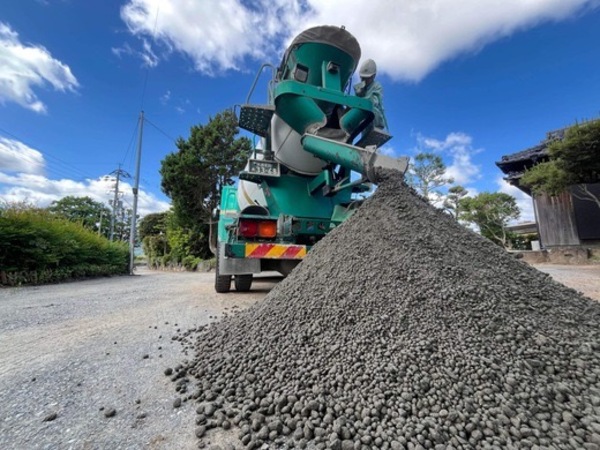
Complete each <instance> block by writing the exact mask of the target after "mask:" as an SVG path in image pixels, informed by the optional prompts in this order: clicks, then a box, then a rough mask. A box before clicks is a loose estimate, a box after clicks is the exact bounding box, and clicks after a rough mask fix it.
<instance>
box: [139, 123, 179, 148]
mask: <svg viewBox="0 0 600 450" xmlns="http://www.w3.org/2000/svg"><path fill="white" fill-rule="evenodd" d="M144 121H145V122H146V123H147V124H149V125H152V126H153V127H154V128H155V129H156V130H157V131H158V132H159V133H162V134H163V135H164V136H165V137H167V138H168V139H170V140H171V141H173V142H174V143H175V144H177V139H175V138H174V137H172V136H169V134H167V132H165V131H163V130H161V129H160V128H159V127H158V126H157V125H155V124H154V123H152V122H150V120H148V119H147V118H144Z"/></svg>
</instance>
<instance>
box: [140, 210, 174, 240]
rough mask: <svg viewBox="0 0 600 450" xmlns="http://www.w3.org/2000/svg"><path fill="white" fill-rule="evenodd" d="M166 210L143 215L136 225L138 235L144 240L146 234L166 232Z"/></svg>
mask: <svg viewBox="0 0 600 450" xmlns="http://www.w3.org/2000/svg"><path fill="white" fill-rule="evenodd" d="M168 215H169V212H168V211H163V212H159V213H151V214H148V215H146V216H144V217H143V218H142V219H141V220H140V222H139V226H138V236H139V238H140V240H144V238H145V237H146V236H157V235H160V234H161V233H163V234H166V232H167V220H168Z"/></svg>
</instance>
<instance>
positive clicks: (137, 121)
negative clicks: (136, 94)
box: [121, 120, 139, 164]
mask: <svg viewBox="0 0 600 450" xmlns="http://www.w3.org/2000/svg"><path fill="white" fill-rule="evenodd" d="M138 126H139V120H136V121H135V126H134V127H133V132H132V133H131V138H130V139H129V145H127V150H126V151H125V156H123V159H122V160H121V164H123V163H125V160H126V159H127V156H128V155H129V152H130V151H131V149H132V148H133V142H134V139H135V133H136V131H137V128H138ZM132 155H133V154H132Z"/></svg>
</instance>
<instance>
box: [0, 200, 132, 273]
mask: <svg viewBox="0 0 600 450" xmlns="http://www.w3.org/2000/svg"><path fill="white" fill-rule="evenodd" d="M128 262H129V252H128V249H127V245H126V244H124V243H121V242H110V241H108V240H107V239H106V238H104V237H102V236H98V235H97V234H96V233H94V232H92V231H90V230H87V229H86V228H84V227H83V226H82V225H81V224H78V223H74V222H70V221H68V220H66V219H63V218H60V217H56V216H55V215H52V214H49V213H48V212H47V211H44V210H40V209H36V208H23V207H4V208H2V209H0V271H1V272H4V275H3V277H2V280H0V282H1V283H2V284H25V283H47V282H54V281H62V280H65V279H70V278H80V277H87V276H101V275H113V274H121V273H127V271H128ZM15 274H19V275H15ZM5 279H6V280H8V279H10V280H12V281H13V282H11V283H9V282H8V281H7V282H5ZM15 281H16V282H15Z"/></svg>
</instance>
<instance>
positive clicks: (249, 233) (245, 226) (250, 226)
mask: <svg viewBox="0 0 600 450" xmlns="http://www.w3.org/2000/svg"><path fill="white" fill-rule="evenodd" d="M239 233H240V235H242V236H244V237H256V235H257V234H258V222H256V221H254V220H240V228H239Z"/></svg>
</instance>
